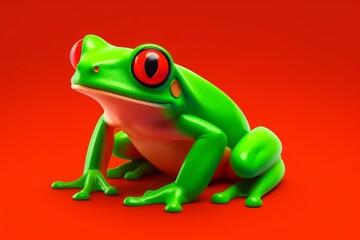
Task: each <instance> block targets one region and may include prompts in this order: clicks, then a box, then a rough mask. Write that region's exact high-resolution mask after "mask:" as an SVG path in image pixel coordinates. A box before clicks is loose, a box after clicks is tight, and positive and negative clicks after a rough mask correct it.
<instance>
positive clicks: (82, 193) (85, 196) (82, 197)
mask: <svg viewBox="0 0 360 240" xmlns="http://www.w3.org/2000/svg"><path fill="white" fill-rule="evenodd" d="M89 198H90V194H89V193H88V192H85V191H80V192H78V193H75V194H74V195H73V199H75V200H88V199H89Z"/></svg>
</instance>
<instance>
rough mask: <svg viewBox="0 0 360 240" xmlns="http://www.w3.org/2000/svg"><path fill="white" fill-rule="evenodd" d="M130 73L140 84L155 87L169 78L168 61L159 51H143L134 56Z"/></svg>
mask: <svg viewBox="0 0 360 240" xmlns="http://www.w3.org/2000/svg"><path fill="white" fill-rule="evenodd" d="M132 71H133V74H134V76H135V78H136V79H137V80H138V81H139V82H140V83H142V84H144V85H146V86H149V87H156V86H159V85H161V84H163V83H164V82H166V80H167V78H168V76H169V72H170V63H169V59H168V58H167V57H166V55H165V54H164V53H162V52H161V51H159V50H156V49H144V50H142V51H140V52H139V53H138V54H137V55H136V56H135V58H134V61H133V64H132Z"/></svg>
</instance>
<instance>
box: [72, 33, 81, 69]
mask: <svg viewBox="0 0 360 240" xmlns="http://www.w3.org/2000/svg"><path fill="white" fill-rule="evenodd" d="M82 43H83V40H82V39H80V40H79V41H77V42H76V43H75V44H74V46H73V47H72V48H71V52H70V62H71V65H72V66H73V67H74V68H75V69H76V67H77V65H78V63H79V61H80V57H81V50H82Z"/></svg>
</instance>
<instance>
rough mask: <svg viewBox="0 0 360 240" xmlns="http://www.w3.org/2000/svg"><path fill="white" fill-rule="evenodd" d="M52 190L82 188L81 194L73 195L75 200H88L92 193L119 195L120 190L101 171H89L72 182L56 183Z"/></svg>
mask: <svg viewBox="0 0 360 240" xmlns="http://www.w3.org/2000/svg"><path fill="white" fill-rule="evenodd" d="M51 187H52V188H56V189H62V188H82V190H81V191H80V192H77V193H76V194H74V195H73V199H75V200H87V199H89V198H90V193H92V192H95V191H103V192H104V193H105V194H106V195H117V194H118V190H117V189H116V188H114V187H113V186H111V185H110V184H109V183H108V182H107V181H106V179H105V178H104V176H103V175H102V173H101V172H100V171H99V170H88V171H86V172H85V173H84V174H83V175H82V176H81V177H80V178H79V179H77V180H75V181H72V182H61V181H57V182H54V183H53V184H52V186H51Z"/></svg>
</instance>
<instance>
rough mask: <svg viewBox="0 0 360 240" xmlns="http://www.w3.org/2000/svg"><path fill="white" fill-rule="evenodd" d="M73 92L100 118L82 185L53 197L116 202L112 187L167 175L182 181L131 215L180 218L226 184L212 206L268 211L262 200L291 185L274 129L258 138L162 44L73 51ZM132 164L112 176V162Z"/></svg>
mask: <svg viewBox="0 0 360 240" xmlns="http://www.w3.org/2000/svg"><path fill="white" fill-rule="evenodd" d="M70 59H71V63H72V65H73V66H74V68H75V69H76V72H75V74H74V75H73V77H72V79H71V86H72V88H73V89H74V90H76V91H79V92H80V93H82V94H85V95H87V96H89V97H91V98H93V99H94V100H95V101H97V102H98V103H99V104H100V105H101V106H102V108H103V110H104V113H103V114H102V115H101V116H100V117H99V120H98V123H97V125H96V127H95V129H94V132H93V135H92V137H91V141H90V144H89V147H88V151H87V155H86V161H85V167H84V172H83V175H82V176H81V177H80V178H79V179H77V180H75V181H72V182H60V181H58V182H54V183H53V185H52V187H53V188H80V189H81V190H80V191H79V192H78V193H76V194H75V195H74V196H73V198H74V199H76V200H86V199H89V197H90V193H91V192H94V191H103V192H104V193H105V194H106V195H116V194H118V190H117V189H116V188H115V187H113V186H111V185H110V184H109V183H108V182H107V180H106V178H105V176H107V177H109V178H120V177H123V178H125V179H128V180H136V179H140V178H141V177H143V176H145V175H150V174H154V173H157V172H160V171H161V172H164V173H167V174H169V175H171V176H174V178H175V181H174V182H172V183H170V184H167V185H165V186H163V187H161V188H159V189H157V190H149V191H146V192H145V193H144V194H143V195H142V196H138V197H126V198H125V199H124V204H125V205H127V206H140V205H147V204H159V203H162V204H165V211H167V212H180V211H181V210H182V204H184V203H189V202H191V201H193V200H195V199H196V198H197V197H198V196H199V195H200V193H202V192H203V190H204V189H205V188H206V187H207V185H208V184H209V183H210V182H211V181H214V180H217V179H229V180H230V181H232V182H233V185H232V186H230V187H229V188H228V189H226V190H225V191H223V192H220V193H216V194H214V195H213V196H212V199H211V200H212V202H213V203H218V204H224V203H228V202H230V200H231V199H233V198H237V197H245V198H246V200H245V205H246V206H248V207H260V206H262V204H263V202H262V200H261V197H262V196H263V195H265V194H266V193H268V192H269V191H270V190H271V189H273V188H274V187H275V186H276V185H277V184H278V183H279V182H280V181H281V179H282V178H283V176H284V173H285V167H284V162H283V160H282V158H281V152H282V145H281V142H280V140H279V138H278V137H277V136H276V135H275V134H274V133H273V132H272V131H270V130H269V129H267V128H265V127H257V128H254V129H252V130H251V129H250V127H249V124H248V122H247V120H246V118H245V116H244V114H243V112H242V111H241V110H240V108H239V107H238V106H237V105H236V104H235V103H234V102H233V101H232V100H231V99H230V97H228V96H227V95H226V94H225V93H224V92H222V91H221V90H220V89H219V88H217V87H216V86H214V85H213V84H211V83H210V82H208V81H207V80H205V79H204V78H202V77H201V76H199V75H197V74H196V73H194V72H192V71H190V70H188V69H186V68H184V67H182V66H180V65H177V64H175V63H174V62H173V59H172V57H171V55H170V54H169V52H168V51H167V50H166V49H164V48H163V47H161V46H158V45H155V44H144V45H141V46H138V47H136V48H135V49H130V48H124V47H116V46H113V45H111V44H109V43H107V42H106V41H104V40H103V39H101V38H100V37H98V36H95V35H87V36H85V37H84V39H82V40H80V41H78V42H77V43H75V45H74V46H73V48H72V50H71V53H70ZM112 155H114V156H116V157H119V158H122V159H127V160H129V161H128V162H126V163H124V164H122V165H120V166H119V167H117V168H113V169H107V168H108V163H109V159H110V157H111V156H112Z"/></svg>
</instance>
